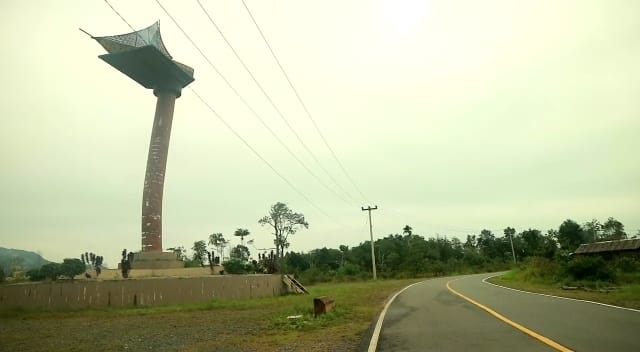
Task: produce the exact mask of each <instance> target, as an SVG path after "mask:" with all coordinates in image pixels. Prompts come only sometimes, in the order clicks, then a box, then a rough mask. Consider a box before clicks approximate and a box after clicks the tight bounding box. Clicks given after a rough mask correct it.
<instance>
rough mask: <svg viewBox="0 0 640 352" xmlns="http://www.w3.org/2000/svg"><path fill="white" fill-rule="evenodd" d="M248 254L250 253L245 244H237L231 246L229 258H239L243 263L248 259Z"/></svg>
mask: <svg viewBox="0 0 640 352" xmlns="http://www.w3.org/2000/svg"><path fill="white" fill-rule="evenodd" d="M250 255H251V253H250V252H249V248H247V246H244V245H241V244H239V245H237V246H235V247H233V248H231V258H232V259H237V260H240V261H241V262H243V263H246V262H247V261H249V256H250Z"/></svg>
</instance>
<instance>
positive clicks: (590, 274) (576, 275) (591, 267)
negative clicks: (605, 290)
mask: <svg viewBox="0 0 640 352" xmlns="http://www.w3.org/2000/svg"><path fill="white" fill-rule="evenodd" d="M566 271H567V274H569V275H570V276H571V277H572V278H573V279H574V280H591V281H606V282H613V281H615V276H616V275H615V271H614V270H613V269H612V268H611V267H610V266H609V265H607V263H606V262H605V261H604V259H602V257H597V256H596V257H586V256H580V257H576V258H573V259H572V260H571V261H570V262H569V263H568V264H567V268H566Z"/></svg>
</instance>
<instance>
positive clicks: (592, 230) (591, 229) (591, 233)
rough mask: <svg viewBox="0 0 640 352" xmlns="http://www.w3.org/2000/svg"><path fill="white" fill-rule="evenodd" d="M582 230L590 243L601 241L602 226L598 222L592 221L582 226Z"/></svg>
mask: <svg viewBox="0 0 640 352" xmlns="http://www.w3.org/2000/svg"><path fill="white" fill-rule="evenodd" d="M582 228H583V229H584V234H585V236H586V238H587V240H588V241H591V242H597V241H598V240H599V237H600V235H599V233H600V231H602V224H601V223H600V222H599V221H598V220H596V219H592V220H591V221H587V222H585V223H584V225H582Z"/></svg>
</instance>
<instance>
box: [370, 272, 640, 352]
mask: <svg viewBox="0 0 640 352" xmlns="http://www.w3.org/2000/svg"><path fill="white" fill-rule="evenodd" d="M487 276H489V275H488V274H481V275H470V276H462V277H458V278H439V279H434V280H428V281H425V282H422V283H419V284H417V285H414V286H412V287H410V288H409V289H407V290H405V291H404V292H403V293H401V294H400V295H398V296H397V297H396V299H395V300H394V301H393V303H392V304H391V305H390V306H389V309H388V311H387V312H386V316H385V318H384V320H383V323H382V327H381V330H380V335H379V339H378V344H377V351H382V352H389V351H556V349H554V348H552V347H550V346H548V345H546V344H544V343H543V342H541V341H539V340H538V339H536V338H534V337H531V336H529V335H527V334H525V333H524V332H522V331H520V330H518V329H516V328H514V327H512V326H511V325H508V324H506V323H505V322H503V321H501V320H499V319H497V318H496V317H494V316H493V315H491V314H489V313H488V312H486V311H485V310H482V309H481V308H479V307H477V306H476V305H474V304H472V303H469V302H468V301H466V300H464V299H463V298H461V297H458V296H457V295H454V294H453V293H452V292H450V291H449V289H447V287H446V284H447V282H450V281H451V282H450V287H451V288H452V289H454V290H456V291H458V292H459V293H461V294H463V295H465V296H466V297H468V298H471V299H473V300H474V301H476V302H478V303H480V304H482V305H484V306H486V307H488V308H490V309H492V310H494V311H495V312H497V313H499V314H500V315H502V316H504V317H506V318H507V319H509V320H511V321H512V322H515V323H517V324H520V325H522V326H524V327H525V328H528V329H530V330H532V331H534V332H535V333H537V334H539V335H541V337H546V338H549V339H551V340H553V341H555V342H557V343H559V344H560V345H562V346H565V347H567V348H568V349H571V350H574V351H620V352H624V351H634V352H637V351H640V336H638V335H639V334H640V330H639V329H640V313H639V312H635V311H629V310H622V309H616V308H611V307H606V306H601V305H596V304H591V303H586V302H579V301H571V300H564V299H558V298H553V297H544V296H539V295H531V294H526V293H521V292H516V291H511V290H506V289H503V288H500V287H495V286H492V285H489V284H486V283H483V282H482V279H484V278H486V277H487ZM452 280H454V281H452Z"/></svg>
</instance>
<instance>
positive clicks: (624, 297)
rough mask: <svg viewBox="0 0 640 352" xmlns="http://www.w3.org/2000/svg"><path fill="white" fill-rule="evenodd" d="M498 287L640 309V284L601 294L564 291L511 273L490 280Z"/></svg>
mask: <svg viewBox="0 0 640 352" xmlns="http://www.w3.org/2000/svg"><path fill="white" fill-rule="evenodd" d="M488 281H489V282H491V283H494V284H496V285H502V286H506V287H511V288H515V289H519V290H524V291H530V292H537V293H544V294H548V295H554V296H560V297H568V298H575V299H583V300H587V301H594V302H601V303H606V304H612V305H616V306H620V307H627V308H634V309H640V284H623V285H619V286H617V287H616V288H617V289H616V290H615V291H611V292H600V291H598V290H590V291H584V290H564V289H562V287H561V286H562V285H560V284H558V283H554V282H551V281H546V280H525V279H523V278H522V277H521V275H519V272H518V271H517V270H516V271H510V272H509V273H507V274H504V275H501V276H496V277H493V278H491V279H489V280H488Z"/></svg>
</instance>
